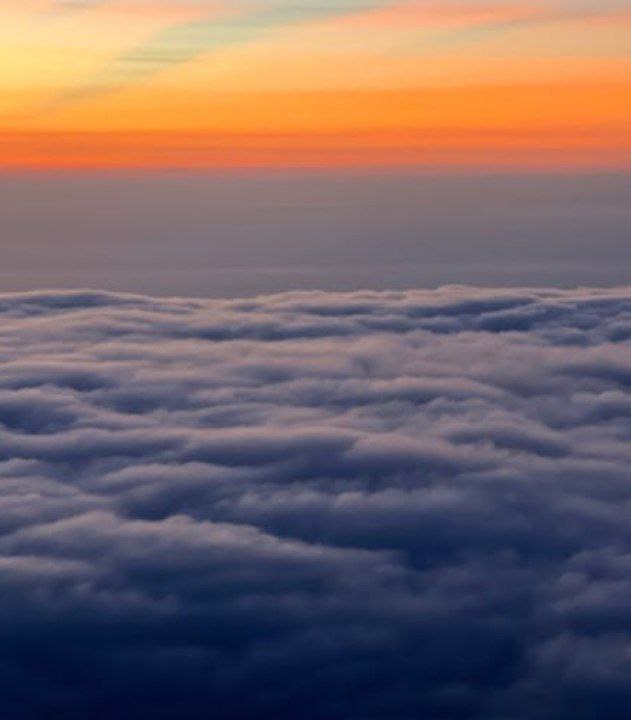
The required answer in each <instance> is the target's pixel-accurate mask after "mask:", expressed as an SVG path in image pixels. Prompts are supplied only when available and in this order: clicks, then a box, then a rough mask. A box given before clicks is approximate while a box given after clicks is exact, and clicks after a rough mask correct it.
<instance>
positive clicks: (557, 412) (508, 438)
mask: <svg viewBox="0 0 631 720" xmlns="http://www.w3.org/2000/svg"><path fill="white" fill-rule="evenodd" d="M630 343H631V288H621V289H616V290H602V291H598V290H577V291H557V290H531V289H523V290H507V291H499V290H478V289H471V288H456V287H451V288H444V289H442V290H439V291H436V292H403V293H399V292H392V293H372V292H363V293H354V294H340V295H338V294H331V293H291V294H286V295H278V296H273V297H264V298H255V299H244V300H232V301H205V300H184V299H155V298H146V297H140V296H131V295H114V294H107V293H94V292H81V293H76V292H75V293H57V292H50V293H33V294H18V295H2V296H0V346H1V348H2V349H1V351H0V352H1V358H2V365H1V367H0V428H1V430H2V432H1V433H0V508H1V512H0V586H1V588H2V592H1V593H0V633H1V635H2V639H3V642H2V645H1V646H0V667H2V670H3V672H2V673H0V690H1V691H2V694H1V696H0V697H1V698H2V699H0V710H2V716H3V717H4V718H8V720H13V719H14V718H15V719H16V720H17V718H20V720H24V719H25V718H26V720H30V719H31V718H41V717H50V716H54V712H60V708H61V709H62V710H63V712H62V715H63V717H69V718H73V717H96V718H99V717H103V718H105V717H113V716H114V717H121V718H134V719H138V718H152V719H154V718H159V719H165V720H167V719H168V720H171V719H173V720H175V718H180V719H182V718H184V720H189V719H191V720H197V719H198V718H200V719H201V718H206V717H208V713H209V708H212V712H213V716H214V717H218V718H222V719H223V718H226V719H228V718H230V719H232V718H244V717H247V718H254V719H259V718H260V719H263V718H294V717H301V718H306V719H307V720H320V719H322V720H323V719H324V718H332V717H345V718H358V719H359V718H362V719H363V718H388V719H390V718H411V717H427V718H462V719H467V720H468V719H473V718H480V719H481V718H484V719H485V720H488V719H491V720H495V719H497V720H499V719H500V718H502V719H505V718H510V719H511V720H522V719H523V720H526V718H528V719H530V718H533V717H537V718H550V719H551V720H552V719H553V720H565V719H566V718H567V720H570V718H571V719H572V720H576V719H577V718H578V719H579V720H580V719H582V718H584V719H585V720H587V718H593V717H597V716H606V717H608V718H621V719H622V718H626V717H628V716H629V712H630V711H631V691H630V690H629V688H630V687H631V685H630V683H629V680H630V679H631V661H630V659H629V658H630V655H629V652H628V648H629V646H630V644H631V632H630V631H629V628H630V627H631V610H630V609H629V603H628V597H629V592H631V531H630V530H629V513H630V508H631V462H630V460H631V450H630V447H631V444H630V443H629V437H630V435H631V396H630V394H629V387H630V385H631V353H630V352H629V345H630ZM603 708H606V715H603V714H602V713H603V712H605V711H603Z"/></svg>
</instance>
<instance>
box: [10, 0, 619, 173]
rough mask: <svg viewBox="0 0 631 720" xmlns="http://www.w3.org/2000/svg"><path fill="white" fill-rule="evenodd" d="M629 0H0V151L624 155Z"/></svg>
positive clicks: (474, 162) (276, 156)
mask: <svg viewBox="0 0 631 720" xmlns="http://www.w3.org/2000/svg"><path fill="white" fill-rule="evenodd" d="M630 30H631V4H630V3H629V2H628V0H617V1H616V0H545V2H544V1H543V0H541V1H537V0H524V1H523V2H522V1H521V0H504V1H501V0H441V1H440V2H439V1H438V0H392V1H388V0H301V1H300V2H299V3H297V2H294V1H290V0H102V1H99V0H93V1H91V2H90V1H88V0H84V1H80V0H76V1H70V0H67V1H65V2H61V1H60V0H59V1H57V2H52V1H51V0H22V1H21V2H19V3H17V2H13V1H9V0H2V2H0V93H1V97H2V104H1V105H0V163H1V166H2V167H4V168H5V169H35V170H38V169H41V170H46V169H54V168H74V169H78V168H87V169H98V168H117V167H119V168H135V169H137V168H195V169H204V168H208V169H222V168H279V167H281V168H282V167H287V168H319V167H326V168H336V167H340V168H349V167H350V168H357V169H361V168H371V167H388V168H392V167H395V168H397V167H402V168H414V167H427V166H430V167H439V168H462V167H465V168H467V167H483V168H484V167H492V168H497V167H502V168H517V169H533V168H534V169H541V168H556V169H560V170H567V169H580V170H586V169H587V170H594V169H595V170H602V169H607V170H612V169H613V170H619V169H626V168H628V167H629V165H631V134H630V133H629V126H630V123H631V80H630V79H629V78H631V72H630V71H631V43H629V33H630Z"/></svg>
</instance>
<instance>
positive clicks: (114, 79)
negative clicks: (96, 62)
mask: <svg viewBox="0 0 631 720" xmlns="http://www.w3.org/2000/svg"><path fill="white" fill-rule="evenodd" d="M393 4H394V0H362V1H361V2H358V1H357V0H328V1H327V2H322V0H317V1H316V0H306V1H305V0H303V1H302V2H301V3H300V4H299V5H298V4H296V3H295V2H289V1H288V0H285V1H284V2H275V3H270V2H260V1H259V2H246V3H240V4H237V5H236V8H235V9H236V12H234V13H233V14H231V15H229V16H227V17H222V18H221V19H219V18H217V16H216V14H213V15H212V16H209V15H207V14H204V15H203V16H202V17H201V18H200V19H197V20H194V21H189V22H185V23H178V24H176V25H172V26H171V27H168V28H166V29H165V30H163V31H162V32H160V33H159V34H157V35H154V36H153V37H150V38H149V39H148V40H147V41H145V42H143V43H142V44H140V45H138V46H136V47H134V48H132V49H131V50H129V51H128V52H127V53H125V54H123V55H120V56H118V57H116V58H114V60H113V61H112V62H111V63H110V64H109V65H108V66H107V67H105V68H103V70H102V72H101V73H99V74H98V75H97V76H95V77H93V78H92V80H91V81H90V82H89V83H86V84H85V85H82V86H80V87H76V88H73V89H71V90H69V91H66V92H65V93H64V94H63V95H62V96H61V97H59V98H57V101H58V102H61V103H65V102H69V101H78V100H82V99H84V98H87V97H90V96H92V95H95V94H101V93H103V92H111V91H115V90H118V89H122V88H124V87H128V86H130V85H134V84H136V83H140V82H143V81H146V80H149V79H151V78H152V77H154V76H156V75H158V74H160V73H162V72H164V71H166V70H168V69H169V68H171V67H173V66H174V65H178V64H182V63H185V62H189V61H191V60H194V59H196V58H198V57H200V56H202V55H205V54H208V53H212V52H213V51H216V50H219V49H222V48H226V47H231V46H234V45H239V44H246V43H249V42H252V41H256V40H257V39H259V38H261V37H264V36H265V35H267V34H268V33H270V32H273V31H275V30H278V29H280V28H283V27H286V26H292V25H300V24H302V23H305V22H309V21H313V20H318V19H324V18H333V17H336V16H345V15H349V14H354V13H357V12H363V11H366V10H372V9H378V8H381V7H385V6H389V5H393Z"/></svg>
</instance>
